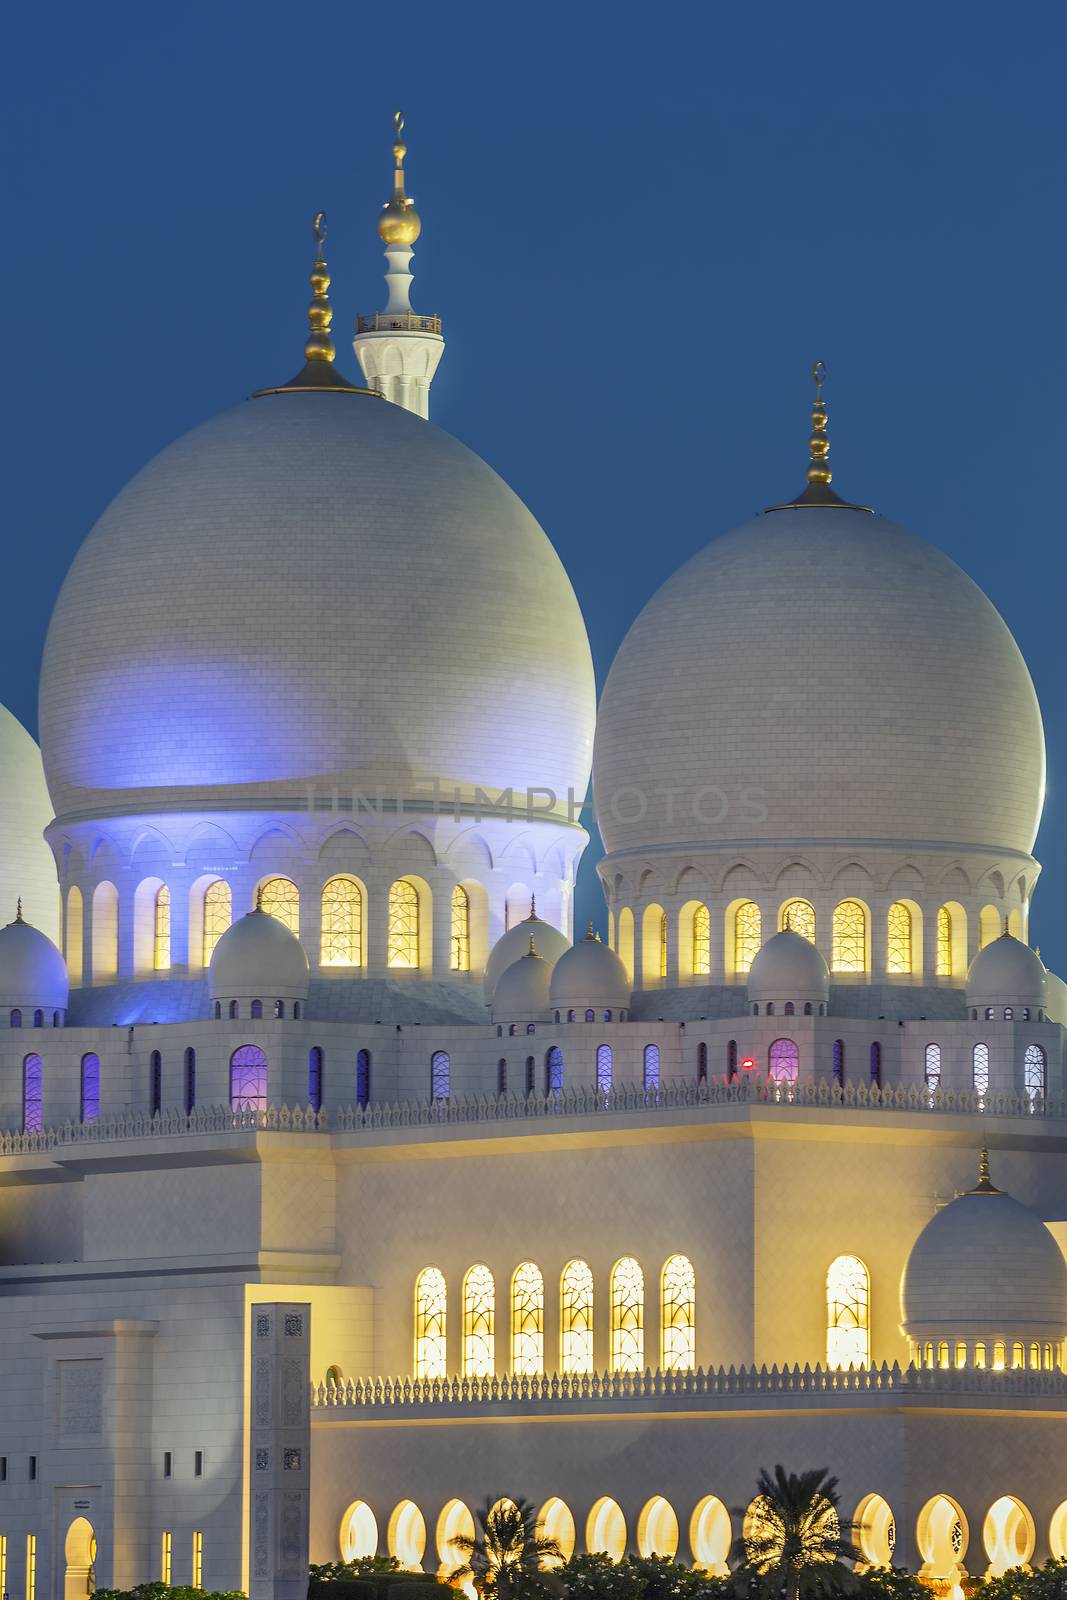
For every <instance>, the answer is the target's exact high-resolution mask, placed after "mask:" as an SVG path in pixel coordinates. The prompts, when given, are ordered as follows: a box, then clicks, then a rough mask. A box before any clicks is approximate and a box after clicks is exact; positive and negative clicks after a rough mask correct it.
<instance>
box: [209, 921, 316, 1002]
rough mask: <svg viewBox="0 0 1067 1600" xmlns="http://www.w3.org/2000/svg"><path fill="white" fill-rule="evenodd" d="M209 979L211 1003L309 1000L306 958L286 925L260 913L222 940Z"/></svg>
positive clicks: (212, 958)
mask: <svg viewBox="0 0 1067 1600" xmlns="http://www.w3.org/2000/svg"><path fill="white" fill-rule="evenodd" d="M209 977H210V985H211V998H212V1000H306V999H307V992H308V958H307V956H306V955H305V954H304V947H303V945H302V944H301V943H300V940H299V939H298V938H297V937H296V936H295V934H292V933H290V932H289V929H288V928H287V927H286V926H285V924H284V923H283V922H279V921H278V919H277V917H272V916H269V915H268V914H267V912H265V911H260V910H258V909H257V910H255V911H250V912H249V913H248V915H247V916H246V917H242V918H241V919H240V921H239V922H235V923H234V924H233V925H232V927H229V928H227V930H226V932H225V933H224V934H223V935H222V938H221V939H220V940H219V942H218V944H217V945H216V946H215V950H214V953H213V954H212V957H211V967H210V969H209Z"/></svg>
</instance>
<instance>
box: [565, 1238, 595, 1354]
mask: <svg viewBox="0 0 1067 1600" xmlns="http://www.w3.org/2000/svg"><path fill="white" fill-rule="evenodd" d="M559 1341H560V1343H559V1359H560V1367H561V1368H562V1370H563V1371H564V1372H569V1373H572V1374H573V1373H576V1372H577V1373H582V1372H592V1370H593V1274H592V1272H591V1271H590V1270H589V1263H588V1262H586V1261H569V1262H568V1263H567V1265H566V1266H565V1267H564V1269H563V1276H562V1277H561V1278H560V1285H559Z"/></svg>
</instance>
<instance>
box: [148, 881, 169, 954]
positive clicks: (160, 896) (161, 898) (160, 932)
mask: <svg viewBox="0 0 1067 1600" xmlns="http://www.w3.org/2000/svg"><path fill="white" fill-rule="evenodd" d="M152 965H153V966H154V967H155V969H156V971H157V972H168V971H169V970H170V890H169V889H168V888H167V885H166V884H165V883H161V884H160V886H159V888H158V889H157V890H156V906H155V928H154V937H153V940H152Z"/></svg>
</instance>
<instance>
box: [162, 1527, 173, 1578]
mask: <svg viewBox="0 0 1067 1600" xmlns="http://www.w3.org/2000/svg"><path fill="white" fill-rule="evenodd" d="M172 1548H173V1541H172V1539H171V1536H170V1534H169V1533H168V1532H167V1531H166V1530H164V1531H163V1533H162V1534H161V1535H160V1539H159V1575H160V1582H161V1583H169V1582H170V1574H171V1551H172Z"/></svg>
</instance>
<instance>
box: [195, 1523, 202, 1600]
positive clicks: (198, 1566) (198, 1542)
mask: <svg viewBox="0 0 1067 1600" xmlns="http://www.w3.org/2000/svg"><path fill="white" fill-rule="evenodd" d="M203 1587H204V1535H203V1534H202V1533H200V1532H199V1530H198V1531H197V1532H196V1533H194V1534H193V1588H194V1589H202V1588H203Z"/></svg>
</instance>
